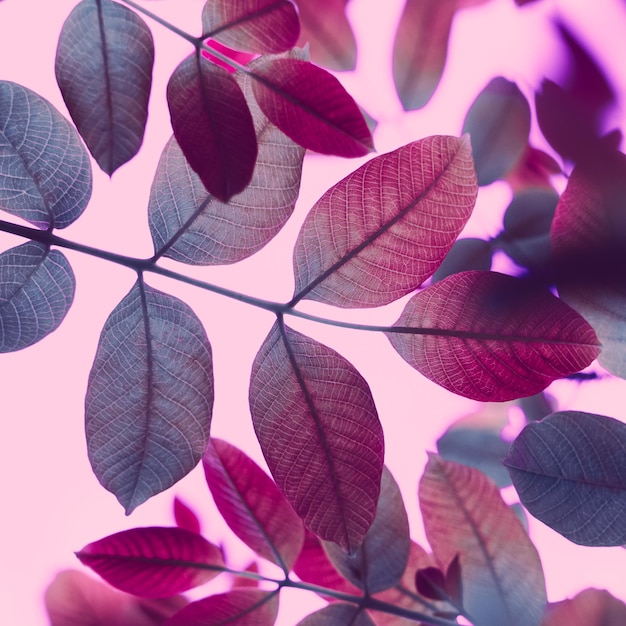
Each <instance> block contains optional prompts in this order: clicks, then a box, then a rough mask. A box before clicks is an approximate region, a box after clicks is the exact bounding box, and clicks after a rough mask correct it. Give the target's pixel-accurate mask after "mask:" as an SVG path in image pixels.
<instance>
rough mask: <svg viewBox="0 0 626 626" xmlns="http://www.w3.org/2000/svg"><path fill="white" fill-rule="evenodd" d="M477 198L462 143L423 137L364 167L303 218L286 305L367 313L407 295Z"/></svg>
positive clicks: (440, 255)
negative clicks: (310, 303) (317, 304)
mask: <svg viewBox="0 0 626 626" xmlns="http://www.w3.org/2000/svg"><path fill="white" fill-rule="evenodd" d="M477 192H478V187H477V186H476V180H475V176H474V168H473V162H472V155H471V150H470V145H469V141H468V140H467V139H458V138H456V137H447V136H435V137H428V138H426V139H422V140H420V141H415V142H412V143H410V144H408V145H406V146H403V147H401V148H399V149H397V150H395V151H393V152H390V153H388V154H383V155H381V156H378V157H375V158H374V159H372V160H370V161H368V162H367V163H366V164H365V165H363V166H361V167H360V168H359V169H358V170H356V171H355V172H353V173H352V174H349V175H348V176H347V177H346V178H344V179H343V180H341V181H340V182H338V183H337V184H336V185H334V186H333V187H331V188H330V189H329V190H328V191H327V192H326V193H325V194H324V195H323V196H322V197H321V198H320V199H319V200H318V201H317V203H316V204H315V206H314V207H313V208H312V209H311V211H310V212H309V214H308V215H307V217H306V219H305V221H304V223H303V225H302V228H301V230H300V234H299V235H298V240H297V242H296V246H295V249H294V257H293V258H294V273H295V282H296V284H295V295H294V297H293V299H292V300H291V304H295V303H296V302H298V301H299V300H302V299H303V298H306V299H309V300H316V301H318V302H325V303H327V304H333V305H335V306H341V307H372V306H380V305H383V304H388V303H389V302H393V301H394V300H396V299H398V298H400V297H402V296H404V295H406V294H407V293H410V292H411V291H413V290H414V289H416V288H417V287H418V286H419V285H420V284H421V283H422V282H423V281H424V280H426V279H427V278H428V277H429V276H431V274H432V273H433V272H434V271H435V270H436V269H437V267H438V266H439V264H440V263H441V261H442V259H443V258H444V256H445V255H446V254H447V252H448V250H449V249H450V248H451V247H452V244H453V243H454V240H455V239H456V238H457V236H458V234H459V233H460V232H461V230H462V228H463V227H464V226H465V223H466V222H467V220H468V219H469V216H470V215H471V212H472V209H473V208H474V202H475V200H476V194H477Z"/></svg>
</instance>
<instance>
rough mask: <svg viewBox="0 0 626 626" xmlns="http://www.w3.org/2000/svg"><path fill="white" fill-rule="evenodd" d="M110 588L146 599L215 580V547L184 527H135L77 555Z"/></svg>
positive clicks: (218, 560) (217, 554)
mask: <svg viewBox="0 0 626 626" xmlns="http://www.w3.org/2000/svg"><path fill="white" fill-rule="evenodd" d="M76 556H77V557H78V558H79V559H80V562H81V563H83V565H87V566H88V567H90V568H91V569H92V570H94V571H95V572H96V573H97V574H98V575H100V576H101V577H102V578H104V580H106V581H107V582H108V583H109V584H110V585H113V586H114V587H117V588H118V589H121V590H122V591H126V592H127V593H132V594H134V595H136V596H142V597H145V598H164V597H166V596H171V595H174V594H177V593H180V592H182V591H186V590H187V589H191V588H193V587H197V586H198V585H201V584H203V583H205V582H207V581H208V580H211V579H212V578H215V576H217V575H218V574H219V573H220V572H221V568H223V567H224V563H223V561H222V553H221V552H220V549H219V548H218V547H217V546H214V545H213V544H211V543H209V542H208V541H207V540H206V539H204V538H203V537H201V536H200V535H196V534H195V533H192V532H189V531H188V530H183V529H182V528H161V527H151V528H133V529H131V530H124V531H122V532H119V533H115V534H114V535H109V536H108V537H104V538H103V539H99V540H98V541H94V542H93V543H90V544H88V545H86V546H85V547H84V548H83V549H82V550H80V551H79V552H77V553H76Z"/></svg>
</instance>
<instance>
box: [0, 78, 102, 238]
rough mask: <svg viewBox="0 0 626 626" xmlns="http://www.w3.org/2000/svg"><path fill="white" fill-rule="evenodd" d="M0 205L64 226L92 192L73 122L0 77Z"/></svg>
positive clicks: (44, 223) (35, 220) (29, 217)
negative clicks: (0, 156)
mask: <svg viewBox="0 0 626 626" xmlns="http://www.w3.org/2000/svg"><path fill="white" fill-rule="evenodd" d="M0 154H1V155H2V158H0V209H1V210H3V211H6V212H7V213H11V214H12V215H17V216H18V217H21V218H22V219H24V220H26V221H28V222H30V223H31V224H34V225H35V226H37V227H38V228H42V229H45V228H48V227H51V228H65V227H66V226H69V225H70V224H71V223H72V222H74V221H75V220H76V219H78V217H80V215H81V213H82V212H83V211H84V210H85V208H86V207H87V204H88V202H89V198H90V197H91V187H92V181H91V166H90V164H89V155H88V154H87V151H86V150H85V147H84V146H83V144H82V142H81V140H80V138H79V136H78V133H77V132H76V130H75V129H74V127H73V126H72V125H71V124H70V123H69V122H68V121H67V120H66V119H65V118H64V117H63V116H62V115H61V114H60V113H59V112H58V111H57V110H56V109H55V108H54V107H53V106H52V105H51V104H50V103H49V102H48V101H47V100H44V99H43V98H42V97H41V96H39V95H37V94H36V93H35V92H34V91H31V90H30V89H27V88H26V87H22V86H21V85H18V84H16V83H12V82H9V81H6V80H3V81H0Z"/></svg>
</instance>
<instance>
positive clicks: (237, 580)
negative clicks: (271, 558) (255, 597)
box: [231, 561, 260, 589]
mask: <svg viewBox="0 0 626 626" xmlns="http://www.w3.org/2000/svg"><path fill="white" fill-rule="evenodd" d="M244 572H249V573H252V574H258V573H259V566H258V564H257V562H256V561H252V563H250V565H248V567H246V569H245V570H244ZM259 582H260V580H259V579H257V578H248V577H247V576H241V575H239V576H234V577H233V584H232V587H231V589H240V588H250V587H253V588H257V587H258V586H259Z"/></svg>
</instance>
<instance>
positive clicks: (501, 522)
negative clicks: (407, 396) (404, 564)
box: [419, 454, 546, 626]
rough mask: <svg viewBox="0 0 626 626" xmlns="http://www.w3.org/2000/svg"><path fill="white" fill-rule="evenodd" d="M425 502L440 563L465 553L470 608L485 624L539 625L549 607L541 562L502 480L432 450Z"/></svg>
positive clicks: (466, 601)
mask: <svg viewBox="0 0 626 626" xmlns="http://www.w3.org/2000/svg"><path fill="white" fill-rule="evenodd" d="M419 501H420V508H421V511H422V517H423V519H424V528H425V530H426V537H427V538H428V543H429V544H430V546H431V547H432V549H433V552H434V554H435V557H436V558H437V560H438V561H439V564H440V566H443V567H447V566H448V564H449V563H450V562H451V561H452V560H453V559H454V558H455V556H456V555H457V554H458V555H459V559H460V565H461V575H462V580H463V605H464V608H465V610H466V611H467V612H468V613H469V614H470V615H472V616H473V618H474V619H475V620H476V621H477V622H479V623H480V624H481V626H502V625H503V624H507V626H539V624H540V622H541V616H542V614H543V611H544V608H545V605H546V590H545V582H544V577H543V571H542V569H541V561H540V560H539V555H538V554H537V550H536V549H535V547H534V546H533V544H532V542H531V541H530V539H529V538H528V535H527V534H526V531H525V530H524V528H523V527H522V525H521V524H520V522H519V521H518V519H517V517H516V516H515V513H513V511H512V510H511V509H510V508H509V507H508V506H507V505H506V504H505V503H504V501H503V500H502V498H501V496H500V492H499V490H498V488H497V487H496V485H495V484H494V483H493V482H492V481H491V480H489V479H488V478H487V477H486V476H485V475H484V474H482V473H481V472H479V471H478V470H476V469H474V468H470V467H467V466H466V465H460V464H459V463H454V462H453V461H444V460H443V459H442V458H441V457H439V456H437V455H435V454H429V459H428V464H427V465H426V470H425V472H424V475H423V476H422V479H421V481H420V485H419Z"/></svg>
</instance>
